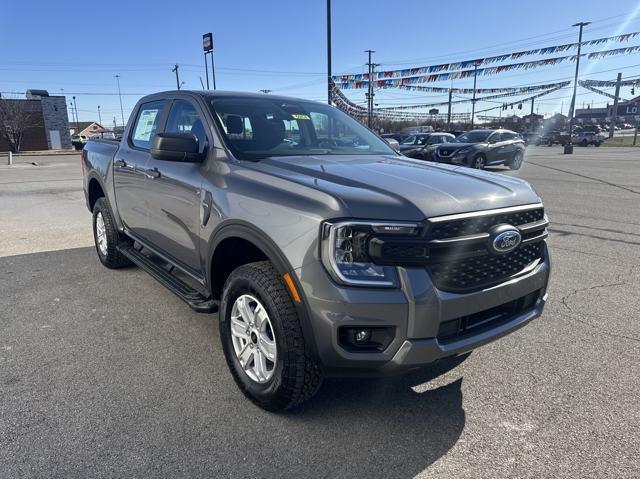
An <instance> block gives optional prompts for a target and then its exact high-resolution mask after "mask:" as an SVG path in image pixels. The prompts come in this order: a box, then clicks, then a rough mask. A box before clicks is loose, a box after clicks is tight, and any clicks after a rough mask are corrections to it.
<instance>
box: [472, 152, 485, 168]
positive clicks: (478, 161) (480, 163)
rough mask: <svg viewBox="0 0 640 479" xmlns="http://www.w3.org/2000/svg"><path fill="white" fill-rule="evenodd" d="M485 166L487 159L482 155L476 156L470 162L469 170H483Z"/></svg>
mask: <svg viewBox="0 0 640 479" xmlns="http://www.w3.org/2000/svg"><path fill="white" fill-rule="evenodd" d="M485 166H487V158H486V157H485V156H484V155H483V154H480V155H477V156H476V157H475V158H474V159H473V160H471V168H475V169H476V170H484V167H485Z"/></svg>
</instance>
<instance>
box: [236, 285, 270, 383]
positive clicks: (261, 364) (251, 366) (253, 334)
mask: <svg viewBox="0 0 640 479" xmlns="http://www.w3.org/2000/svg"><path fill="white" fill-rule="evenodd" d="M230 325H231V338H232V342H233V350H234V352H235V354H236V357H237V358H238V361H239V362H240V365H241V366H242V368H243V370H244V372H245V373H246V374H247V376H249V378H251V379H252V380H253V381H255V382H257V383H266V382H267V381H269V379H271V377H272V376H273V373H274V372H275V369H276V361H277V360H278V351H277V347H276V338H275V333H274V330H273V325H272V324H271V320H270V319H269V315H268V314H267V310H266V309H265V308H264V306H263V305H262V303H260V301H258V300H257V299H256V298H255V297H254V296H251V295H250V294H243V295H241V296H239V297H238V298H237V299H236V301H235V302H234V303H233V308H232V309H231V321H230Z"/></svg>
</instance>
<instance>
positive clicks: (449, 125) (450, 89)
mask: <svg viewBox="0 0 640 479" xmlns="http://www.w3.org/2000/svg"><path fill="white" fill-rule="evenodd" d="M452 97H453V88H449V107H448V108H447V130H450V129H451V98H452Z"/></svg>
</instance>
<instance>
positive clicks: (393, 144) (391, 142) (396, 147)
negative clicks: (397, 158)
mask: <svg viewBox="0 0 640 479" xmlns="http://www.w3.org/2000/svg"><path fill="white" fill-rule="evenodd" d="M382 139H383V140H384V141H386V142H387V143H389V146H390V147H391V148H393V149H394V150H396V151H398V152H399V151H400V143H398V140H396V139H395V138H390V137H389V138H385V137H383V138H382Z"/></svg>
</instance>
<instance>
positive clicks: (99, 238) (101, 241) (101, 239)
mask: <svg viewBox="0 0 640 479" xmlns="http://www.w3.org/2000/svg"><path fill="white" fill-rule="evenodd" d="M96 242H97V243H98V249H99V250H100V253H101V254H102V255H103V256H106V255H107V250H108V248H107V230H106V228H105V226H104V218H103V217H102V213H101V212H98V214H97V215H96Z"/></svg>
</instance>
